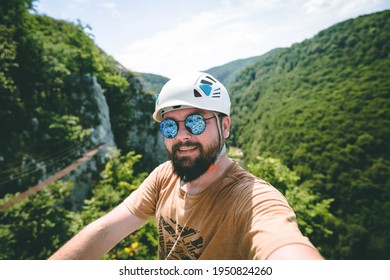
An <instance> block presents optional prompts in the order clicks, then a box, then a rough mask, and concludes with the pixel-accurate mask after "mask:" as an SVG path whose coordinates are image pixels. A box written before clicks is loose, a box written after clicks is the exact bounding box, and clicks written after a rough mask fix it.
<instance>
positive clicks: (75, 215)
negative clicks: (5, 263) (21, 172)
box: [0, 150, 157, 259]
mask: <svg viewBox="0 0 390 280" xmlns="http://www.w3.org/2000/svg"><path fill="white" fill-rule="evenodd" d="M108 157H109V160H108V162H107V164H106V166H105V169H104V171H102V174H101V180H100V181H99V183H98V185H97V186H96V187H95V188H94V189H93V191H92V194H91V198H90V199H87V200H85V201H84V206H83V208H82V210H81V211H78V212H74V211H72V209H71V208H72V207H71V203H70V194H71V191H72V188H73V184H72V183H70V182H61V181H59V182H57V183H54V184H51V185H49V186H47V187H46V188H44V189H43V190H42V191H40V192H38V193H37V194H35V195H32V196H30V197H29V198H27V199H25V200H22V201H21V202H19V203H16V204H14V205H13V206H12V207H10V208H8V209H6V210H5V212H3V213H1V214H0V259H46V258H48V257H49V256H50V255H51V254H53V253H54V252H55V251H56V250H57V249H58V248H59V247H60V246H62V245H63V244H64V243H65V242H66V241H67V240H68V239H70V238H71V237H72V236H73V235H74V234H75V233H77V232H78V231H80V230H81V229H82V228H83V227H84V226H85V225H87V224H89V223H90V222H92V221H93V220H95V219H97V218H99V217H101V216H102V215H104V214H105V213H107V212H108V211H110V210H111V209H112V208H114V207H115V206H116V205H118V204H119V203H120V202H121V201H123V200H124V199H125V198H126V197H127V196H128V195H129V194H130V193H131V192H132V191H133V190H135V189H136V188H137V187H138V185H139V184H140V182H142V181H143V179H144V178H145V176H146V174H145V173H144V174H135V173H134V166H135V165H136V163H137V162H138V161H139V159H140V156H139V155H136V154H134V153H133V152H130V153H128V154H127V155H125V156H122V155H121V154H120V152H119V151H118V150H111V151H110V153H109V154H108ZM12 197H13V196H12V195H8V196H7V197H6V198H4V199H2V200H0V203H4V202H5V201H7V200H8V199H11V198H12ZM156 257H157V229H156V226H155V224H154V222H152V221H149V222H147V223H146V224H145V225H144V226H143V227H141V228H140V229H139V230H137V231H135V232H134V233H132V234H131V235H129V236H128V237H126V238H125V239H124V240H122V241H121V242H120V243H119V244H118V245H117V246H116V247H115V248H113V249H112V250H111V251H110V252H109V253H108V254H106V255H105V256H104V257H103V258H104V259H155V258H156Z"/></svg>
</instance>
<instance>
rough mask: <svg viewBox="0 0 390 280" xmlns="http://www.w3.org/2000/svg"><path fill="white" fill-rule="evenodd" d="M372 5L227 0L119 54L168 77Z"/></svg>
mask: <svg viewBox="0 0 390 280" xmlns="http://www.w3.org/2000/svg"><path fill="white" fill-rule="evenodd" d="M369 2H370V1H369V0H307V1H302V0H292V1H282V0H276V1H271V0H267V1H266V0H230V1H229V0H226V1H224V2H221V3H223V4H221V5H220V7H218V8H217V9H212V10H209V11H206V12H203V13H199V14H195V15H194V16H193V17H191V18H188V19H187V20H186V21H183V22H182V23H181V24H179V25H176V26H174V27H172V28H169V29H166V30H162V31H158V32H156V33H154V34H152V35H150V36H148V37H147V38H143V39H140V40H136V41H133V42H129V43H127V44H125V45H124V46H123V47H121V48H118V50H119V52H117V53H116V54H115V55H114V56H115V58H116V59H117V60H118V61H120V62H121V63H122V64H123V65H125V66H126V67H128V68H129V69H131V70H133V71H140V72H151V73H155V74H161V75H165V76H168V77H172V76H173V75H175V74H177V73H180V72H181V71H186V70H206V69H208V68H211V67H214V66H218V65H221V64H224V63H228V62H230V61H233V60H236V59H240V58H246V57H250V56H256V55H261V54H263V53H265V52H268V51H270V50H272V49H274V48H277V47H289V46H290V45H291V44H293V43H297V42H300V41H302V40H304V39H307V38H310V37H312V36H313V35H315V34H316V33H317V32H319V31H320V30H322V29H325V28H327V27H329V26H331V25H332V24H334V23H336V22H339V21H341V20H343V19H345V18H346V17H352V16H356V15H357V14H358V13H362V12H365V11H367V5H368V3H369ZM371 2H372V1H371ZM375 2H377V3H375ZM372 3H374V4H373V6H371V9H373V10H375V9H378V8H377V7H378V5H379V4H382V5H383V0H374V2H372ZM378 3H379V4H378ZM368 6H369V7H370V5H368Z"/></svg>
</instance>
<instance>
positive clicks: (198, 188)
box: [182, 154, 233, 195]
mask: <svg viewBox="0 0 390 280" xmlns="http://www.w3.org/2000/svg"><path fill="white" fill-rule="evenodd" d="M232 162H233V161H232V160H231V159H230V158H229V157H228V156H227V155H226V154H224V155H223V156H222V157H221V158H220V160H219V161H218V163H217V164H216V165H215V166H214V167H213V168H211V169H209V171H207V172H206V173H205V174H203V175H202V176H200V177H199V178H198V179H196V180H194V181H191V182H188V183H185V184H184V185H183V186H182V189H183V190H184V191H186V192H187V193H188V194H192V195H193V194H198V193H201V192H203V191H204V190H206V189H207V188H209V187H210V186H211V185H213V184H214V183H215V182H216V181H217V180H219V179H220V177H221V176H222V174H223V173H224V172H225V170H226V169H227V168H228V167H229V166H230V164H232Z"/></svg>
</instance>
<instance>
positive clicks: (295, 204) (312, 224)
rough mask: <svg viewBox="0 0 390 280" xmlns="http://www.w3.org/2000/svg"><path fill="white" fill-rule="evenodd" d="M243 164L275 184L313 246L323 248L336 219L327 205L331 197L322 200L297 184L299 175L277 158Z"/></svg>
mask: <svg viewBox="0 0 390 280" xmlns="http://www.w3.org/2000/svg"><path fill="white" fill-rule="evenodd" d="M245 167H246V168H247V169H248V171H250V172H251V173H252V174H253V175H255V176H257V177H259V178H261V179H263V180H265V181H267V182H269V183H270V184H272V185H273V186H275V187H276V188H277V189H278V190H279V191H280V192H281V193H282V194H284V196H285V197H286V199H287V201H288V202H289V204H290V205H291V207H292V208H293V209H294V211H295V213H296V216H297V222H298V225H299V227H300V229H301V231H302V233H303V234H304V235H306V236H308V237H309V238H310V240H311V241H312V242H313V243H314V245H315V246H317V247H318V249H319V250H320V251H322V253H324V252H323V249H324V248H322V246H324V245H323V244H326V243H324V242H323V240H324V239H325V238H326V237H328V236H331V235H332V234H333V232H332V228H333V227H334V225H335V223H336V221H337V219H336V218H335V217H334V216H333V215H332V214H331V213H330V211H329V209H330V206H331V203H332V201H333V199H325V200H322V199H321V198H320V196H319V195H318V194H316V193H314V192H313V191H312V190H311V189H310V188H308V187H307V186H305V185H299V183H298V182H299V177H298V175H297V173H296V172H294V171H291V170H290V169H289V168H288V167H287V166H286V165H284V164H282V162H281V161H280V160H279V159H275V158H263V157H257V158H256V160H255V161H249V162H247V163H246V164H245Z"/></svg>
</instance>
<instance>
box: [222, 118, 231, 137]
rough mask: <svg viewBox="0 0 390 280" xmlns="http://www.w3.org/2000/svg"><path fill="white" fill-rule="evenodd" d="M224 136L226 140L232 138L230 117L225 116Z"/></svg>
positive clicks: (223, 121)
mask: <svg viewBox="0 0 390 280" xmlns="http://www.w3.org/2000/svg"><path fill="white" fill-rule="evenodd" d="M222 135H223V137H224V138H225V139H226V138H228V137H229V136H230V117H229V116H225V117H223V119H222Z"/></svg>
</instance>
